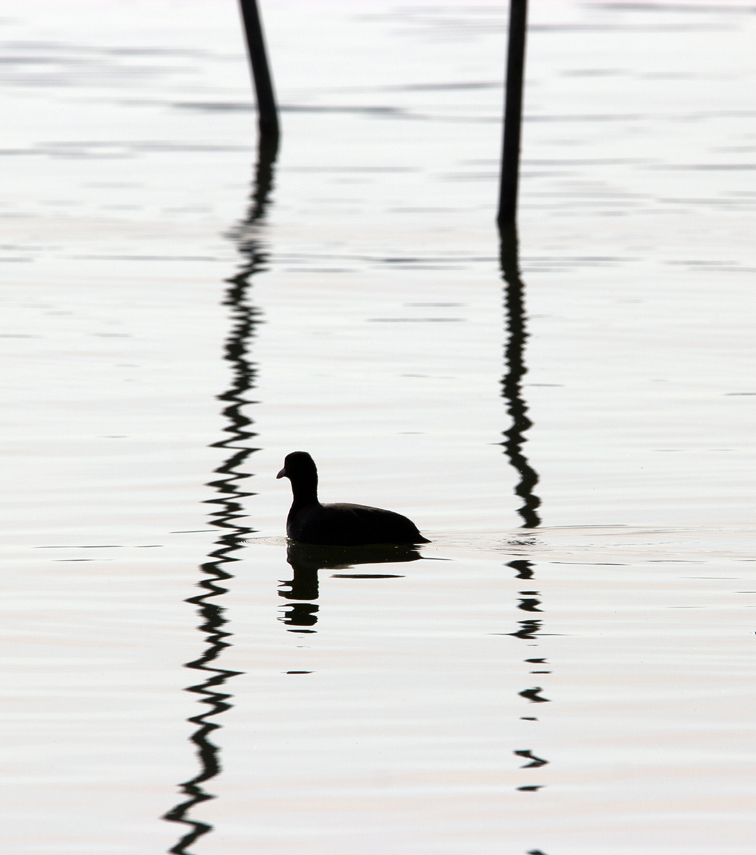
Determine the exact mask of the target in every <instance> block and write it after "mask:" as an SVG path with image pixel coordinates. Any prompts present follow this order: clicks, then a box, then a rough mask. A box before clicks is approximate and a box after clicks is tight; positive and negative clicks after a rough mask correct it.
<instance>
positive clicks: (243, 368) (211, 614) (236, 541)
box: [163, 146, 276, 855]
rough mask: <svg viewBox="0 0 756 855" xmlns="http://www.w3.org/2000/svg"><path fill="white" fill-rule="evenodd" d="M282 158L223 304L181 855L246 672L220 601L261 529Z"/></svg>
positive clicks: (265, 166) (269, 166)
mask: <svg viewBox="0 0 756 855" xmlns="http://www.w3.org/2000/svg"><path fill="white" fill-rule="evenodd" d="M275 154H276V152H275V149H271V148H268V149H265V148H264V147H263V146H261V148H260V154H259V160H258V164H257V169H256V173H255V181H254V185H253V192H252V196H251V204H250V207H249V210H248V211H247V215H246V217H245V218H244V220H243V221H242V222H241V223H240V225H239V226H238V227H237V228H236V229H235V230H234V232H233V233H232V234H231V237H232V238H233V239H234V240H235V241H236V242H237V246H238V248H239V252H240V253H241V254H242V256H243V257H244V259H245V261H244V264H243V265H242V267H241V269H240V271H239V273H237V275H236V276H234V277H233V278H232V279H229V280H228V282H229V288H228V289H227V291H226V297H225V299H224V301H223V305H225V306H229V307H230V313H231V319H232V326H231V331H230V333H229V336H228V339H227V340H226V345H225V352H224V359H225V360H227V361H228V363H229V365H230V366H231V369H232V372H233V380H232V383H231V386H230V387H229V389H228V390H227V391H226V392H224V393H223V394H222V395H219V396H218V400H220V401H222V402H223V403H224V404H225V407H224V409H223V416H224V418H225V419H226V421H227V426H226V427H225V428H224V429H223V431H224V433H225V434H226V437H225V438H224V439H222V440H220V441H219V442H216V443H213V445H212V447H213V448H222V449H225V450H227V451H228V452H229V456H228V457H227V459H226V460H225V461H224V463H223V464H222V465H221V466H219V467H218V468H217V469H216V470H215V471H216V472H217V473H218V474H219V475H220V476H221V477H220V478H218V479H216V480H214V481H211V482H210V483H209V485H208V486H210V487H212V488H213V489H214V490H215V491H216V492H217V494H218V495H217V496H216V497H215V498H213V499H209V500H208V501H207V503H208V504H209V505H213V506H214V510H213V511H212V512H211V513H210V524H211V525H213V526H216V527H217V528H219V529H221V533H220V534H219V537H218V540H217V541H216V544H215V548H214V549H213V551H212V552H211V553H210V554H209V555H208V561H206V562H205V563H204V564H202V565H201V566H200V570H201V572H202V574H203V577H202V579H201V580H200V582H199V583H198V585H199V587H200V588H201V589H202V593H200V594H199V595H197V596H196V597H191V598H190V599H188V600H187V601H186V602H188V603H192V604H193V605H196V606H197V607H198V609H199V613H200V616H201V618H202V623H201V624H200V625H199V627H198V629H199V631H200V632H201V633H202V635H203V638H204V643H205V650H204V652H203V653H202V655H201V656H200V657H198V658H197V659H194V660H193V661H191V662H187V663H186V665H185V667H186V668H189V669H191V670H193V671H199V672H201V674H202V676H203V678H204V679H203V680H202V682H200V683H197V684H196V685H192V686H189V687H187V689H186V691H187V692H191V693H193V694H194V695H196V696H199V697H198V700H199V703H200V704H202V705H203V706H204V709H203V711H202V712H200V713H199V714H198V715H196V716H192V717H191V718H190V719H189V721H190V722H191V723H192V724H194V725H196V726H197V729H196V730H195V731H194V733H193V734H192V736H191V737H190V739H191V741H192V743H193V744H194V745H195V747H196V749H197V757H198V759H199V766H200V769H199V772H198V774H197V775H195V776H194V777H193V778H191V779H190V780H188V781H185V782H184V783H183V784H181V785H180V790H181V792H182V794H183V795H185V796H186V797H187V798H186V799H185V800H184V801H182V802H180V803H179V804H177V805H176V806H175V807H174V808H172V809H171V810H170V811H168V813H166V814H165V816H164V817H163V818H164V819H166V820H168V821H169V822H177V823H181V824H182V825H184V826H185V827H186V833H185V834H183V835H182V836H181V837H180V838H179V840H178V842H177V843H176V844H175V846H173V847H172V848H171V849H170V850H169V852H170V853H173V855H190V852H189V848H188V847H190V846H191V845H192V844H193V843H195V842H196V841H197V840H198V839H199V838H200V837H202V836H204V835H205V834H207V833H208V832H210V831H212V828H213V827H212V825H210V824H208V823H206V822H201V821H200V820H196V819H193V818H192V817H191V816H190V813H191V811H192V809H193V808H195V807H196V806H197V805H199V804H201V803H202V802H205V801H208V800H210V799H214V798H215V796H214V795H213V794H212V793H209V792H208V791H207V790H206V789H205V785H206V784H207V782H208V781H210V780H211V779H212V778H214V777H215V776H216V775H218V774H219V773H220V772H221V770H222V766H221V762H220V748H219V747H218V745H216V744H215V742H213V741H212V739H211V736H212V734H213V732H214V731H216V730H218V729H220V727H221V726H222V725H221V724H219V723H218V720H217V717H218V716H220V715H221V714H222V713H224V712H225V711H226V710H228V709H230V707H231V703H230V699H231V697H232V695H231V694H230V693H229V692H227V691H225V690H224V687H225V685H226V683H227V682H228V681H229V680H230V679H231V678H232V677H235V676H237V675H238V674H240V673H241V672H239V671H230V670H228V669H226V668H221V667H219V666H218V665H217V664H216V663H217V660H218V658H219V657H220V655H221V653H222V652H223V650H224V649H225V648H226V647H229V646H230V642H229V641H228V639H230V638H231V635H232V633H230V632H229V631H228V630H227V628H226V627H227V624H228V621H227V619H226V618H225V617H224V615H223V613H224V608H223V606H221V605H220V604H219V603H218V602H217V598H219V597H222V596H223V595H224V594H226V593H227V592H228V588H227V587H225V586H224V585H223V583H224V582H227V581H228V580H230V579H232V578H233V575H232V574H231V573H229V572H228V568H229V565H230V564H232V563H233V562H236V561H239V558H238V557H236V556H235V554H234V553H236V552H237V551H238V550H240V549H242V548H243V546H244V538H245V537H246V536H247V535H248V534H250V533H251V532H253V531H254V529H253V528H251V527H249V526H247V525H244V524H243V523H242V522H241V520H242V519H244V518H245V516H246V515H245V513H244V507H243V505H242V500H243V499H244V498H245V497H246V496H251V495H253V494H252V493H249V492H245V491H243V490H242V489H241V486H242V483H243V482H244V480H245V479H247V478H249V477H250V475H251V473H249V472H244V471H242V467H243V466H244V464H245V462H246V460H247V458H248V457H249V456H250V455H251V454H253V453H254V452H255V451H257V449H256V448H254V447H253V446H252V445H251V444H250V441H251V440H252V439H253V438H254V437H255V435H256V434H255V432H254V431H253V430H251V425H252V420H251V419H250V418H248V417H247V416H245V415H244V412H243V410H244V408H245V407H246V406H247V405H248V404H250V403H252V402H251V401H250V400H248V398H247V397H246V394H247V393H248V392H249V390H250V389H251V388H253V386H254V383H255V375H256V369H255V365H254V363H253V362H252V361H251V360H250V359H249V356H248V354H249V342H250V341H251V339H252V338H253V337H254V333H255V326H256V323H257V311H256V309H255V308H254V307H253V306H252V305H251V304H250V303H249V302H248V294H247V292H248V290H249V286H250V278H251V277H252V276H253V275H254V274H255V273H256V272H257V271H259V270H262V269H264V268H265V265H266V254H265V252H264V251H263V249H262V248H261V244H260V241H259V239H258V238H257V237H256V236H255V230H254V226H255V224H256V223H257V222H258V221H259V220H261V219H262V218H263V216H264V214H265V208H266V205H267V201H268V196H269V194H270V190H271V187H272V183H273V163H274V160H275Z"/></svg>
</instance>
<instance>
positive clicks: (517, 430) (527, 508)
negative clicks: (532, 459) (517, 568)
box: [499, 224, 541, 528]
mask: <svg viewBox="0 0 756 855" xmlns="http://www.w3.org/2000/svg"><path fill="white" fill-rule="evenodd" d="M499 236H500V245H499V262H500V265H501V275H502V278H503V280H504V282H505V283H506V289H505V297H506V312H507V332H508V333H509V339H508V341H507V347H506V351H505V353H504V356H505V360H506V366H507V369H506V373H505V374H504V376H503V378H502V380H501V393H502V397H503V398H504V399H505V400H506V402H507V412H508V413H509V415H510V416H511V417H512V427H511V428H509V430H506V431H504V432H503V435H504V437H505V439H504V442H502V443H501V445H502V446H503V447H504V451H505V453H506V455H507V457H508V458H509V462H510V463H511V464H512V466H513V467H514V468H515V469H516V470H517V472H518V474H519V476H520V481H519V483H518V484H517V486H516V487H515V493H517V495H518V496H520V497H521V498H522V499H523V500H524V504H523V505H522V507H520V508H518V510H517V513H519V514H520V516H521V517H522V521H523V522H522V526H521V527H522V528H536V527H538V526H539V525H540V524H541V518H540V517H539V516H538V513H537V511H536V509H537V508H538V507H539V506H540V504H541V500H540V499H539V498H538V496H536V495H535V493H534V492H533V488H534V487H535V485H536V484H537V483H538V473H537V472H536V471H535V469H533V467H532V466H531V465H530V464H529V463H528V459H527V457H525V455H524V453H523V450H522V448H523V445H524V444H525V432H526V431H527V430H528V429H529V428H531V427H532V425H533V423H532V422H531V421H530V419H529V418H528V415H527V413H528V408H527V406H526V404H525V401H524V399H523V397H522V390H521V384H522V378H523V377H524V376H525V374H527V371H528V369H527V368H526V367H525V358H524V351H525V340H526V339H527V337H528V333H527V329H526V323H525V298H524V286H523V282H522V279H521V278H520V263H519V247H518V241H517V226H516V225H515V224H511V225H508V226H502V227H501V228H500V230H499Z"/></svg>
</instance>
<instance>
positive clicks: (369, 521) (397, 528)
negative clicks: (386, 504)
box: [276, 451, 430, 546]
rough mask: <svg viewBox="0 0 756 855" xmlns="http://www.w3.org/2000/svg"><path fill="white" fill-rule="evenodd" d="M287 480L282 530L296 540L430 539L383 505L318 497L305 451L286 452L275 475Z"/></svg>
mask: <svg viewBox="0 0 756 855" xmlns="http://www.w3.org/2000/svg"><path fill="white" fill-rule="evenodd" d="M276 477H278V478H288V479H289V480H290V481H291V489H292V493H293V497H294V498H293V501H292V505H291V509H290V510H289V515H288V517H287V519H286V534H287V535H288V536H289V537H290V538H291V539H292V540H295V541H298V542H299V543H312V544H318V545H321V546H360V545H368V544H374V543H430V541H429V540H428V539H427V538H425V537H423V536H422V535H421V534H420V532H419V531H418V530H417V526H416V525H415V524H414V523H413V522H412V520H409V519H407V517H405V516H402V514H397V513H394V511H386V510H384V509H383V508H371V507H368V506H366V505H352V504H346V503H340V502H339V503H335V504H325V505H324V504H321V503H320V502H319V501H318V471H317V468H316V467H315V461H314V460H313V459H312V457H310V455H309V454H308V453H307V452H306V451H293V452H292V453H291V454H287V455H286V459H285V460H284V468H283V469H282V470H281V471H280V472H279V473H278V475H277V476H276Z"/></svg>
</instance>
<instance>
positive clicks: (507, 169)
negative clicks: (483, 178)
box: [497, 0, 528, 226]
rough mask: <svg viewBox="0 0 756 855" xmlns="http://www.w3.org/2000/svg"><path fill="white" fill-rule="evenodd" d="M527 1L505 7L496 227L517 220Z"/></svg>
mask: <svg viewBox="0 0 756 855" xmlns="http://www.w3.org/2000/svg"><path fill="white" fill-rule="evenodd" d="M527 16H528V2H527V0H511V2H510V7H509V54H508V57H507V92H506V101H505V107H504V146H503V150H502V155H501V186H500V189H499V215H498V217H497V222H498V223H499V226H503V225H505V224H507V223H513V222H514V221H515V219H516V217H517V180H518V177H519V172H520V127H521V124H522V85H523V76H524V68H525V24H526V21H527Z"/></svg>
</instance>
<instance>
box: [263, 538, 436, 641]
mask: <svg viewBox="0 0 756 855" xmlns="http://www.w3.org/2000/svg"><path fill="white" fill-rule="evenodd" d="M421 557H422V556H421V555H420V552H419V551H418V550H417V548H416V547H414V546H405V545H395V544H377V545H375V546H315V545H312V544H307V543H289V545H288V547H287V549H286V560H287V561H288V562H289V564H290V565H291V569H292V571H293V578H291V579H288V580H283V579H282V580H281V587H280V589H279V591H278V596H279V597H284V598H285V599H287V600H308V601H309V602H297V603H287V604H286V605H285V606H283V607H282V612H283V614H282V616H281V618H280V620H281V621H282V622H283V623H284V624H286V626H287V627H289V632H301V633H304V632H315V630H314V629H310V627H312V626H315V624H316V623H317V622H318V617H317V613H318V610H319V607H318V605H317V604H315V603H313V602H312V600H317V599H318V570H323V569H328V570H350V569H352V568H353V567H355V566H356V565H360V564H401V563H403V562H406V561H417V560H418V559H419V558H421ZM333 575H334V577H337V578H339V579H396V578H399V574H396V573H334V574H333Z"/></svg>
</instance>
